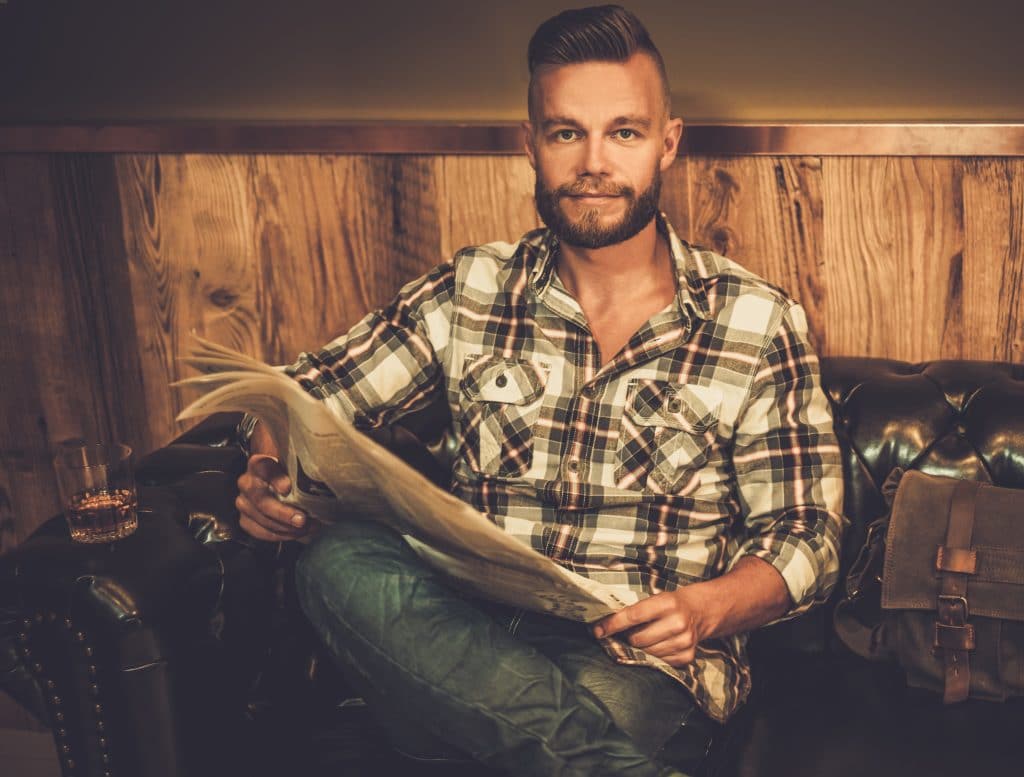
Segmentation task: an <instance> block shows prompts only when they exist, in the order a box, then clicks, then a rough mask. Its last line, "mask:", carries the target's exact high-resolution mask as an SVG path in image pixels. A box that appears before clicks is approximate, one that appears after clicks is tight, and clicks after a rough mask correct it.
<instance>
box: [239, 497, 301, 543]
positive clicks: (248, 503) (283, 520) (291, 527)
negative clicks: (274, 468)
mask: <svg viewBox="0 0 1024 777" xmlns="http://www.w3.org/2000/svg"><path fill="white" fill-rule="evenodd" d="M262 493H263V494H266V493H267V491H266V489H265V488H264V489H262ZM266 500H269V501H271V502H273V503H274V504H273V505H271V506H272V507H273V508H274V509H275V510H280V508H282V507H284V505H282V504H281V503H280V502H278V501H277V500H276V499H275V498H274V497H272V496H270V497H266V496H265V497H264V499H263V500H262V501H261V500H257V502H258V503H254V502H253V501H252V500H251V499H249V497H248V496H247V495H246V494H242V493H240V494H239V495H238V496H237V497H236V498H235V507H236V508H238V513H239V515H241V516H245V517H247V518H248V519H249V521H250V522H252V523H255V524H256V525H258V526H261V527H262V528H264V529H266V530H267V531H270V532H272V533H274V534H275V535H277V536H278V539H293V538H296V537H301V536H302V535H303V534H305V531H306V530H305V528H304V527H305V526H306V524H307V522H306V521H305V520H303V526H302V527H300V526H297V525H296V524H295V522H294V520H293V519H292V517H293V516H294V515H295V510H294V508H292V509H288V510H287V511H285V513H284V514H281V513H278V514H277V515H274V516H271V515H268V514H267V513H266V511H265V510H263V509H261V506H262V504H263V503H264V502H266ZM303 518H304V517H303Z"/></svg>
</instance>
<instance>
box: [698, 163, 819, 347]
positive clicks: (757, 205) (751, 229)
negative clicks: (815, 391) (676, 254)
mask: <svg viewBox="0 0 1024 777" xmlns="http://www.w3.org/2000/svg"><path fill="white" fill-rule="evenodd" d="M688 164H689V168H690V169H689V181H690V191H691V202H690V209H691V224H690V234H691V239H692V240H693V242H695V243H697V244H699V245H703V246H706V247H707V248H711V249H713V250H715V251H717V252H719V253H721V254H725V255H726V256H728V257H730V258H731V259H734V260H736V261H737V262H739V263H740V264H742V265H743V266H744V267H746V268H747V269H748V270H750V271H751V272H754V273H756V274H757V275H760V276H761V277H763V278H765V279H766V280H768V281H769V282H771V283H773V284H775V285H777V286H780V287H781V288H782V289H784V290H785V291H786V292H787V293H788V294H789V295H790V296H792V297H794V298H795V299H797V300H798V301H799V302H800V303H801V304H802V305H803V306H804V309H805V310H806V312H807V319H808V325H809V327H810V333H811V338H812V341H813V342H814V343H815V345H816V347H817V348H818V350H819V351H823V352H824V351H826V350H827V336H828V330H827V329H826V327H825V326H824V322H825V317H826V309H827V308H826V294H825V277H824V272H825V268H824V262H823V258H822V252H821V244H822V209H823V202H822V185H821V162H820V160H818V159H814V158H802V157H793V158H791V157H763V158H760V157H759V158H738V157H713V158H709V157H695V158H691V159H689V160H688Z"/></svg>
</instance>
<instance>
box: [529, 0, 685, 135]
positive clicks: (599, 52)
mask: <svg viewBox="0 0 1024 777" xmlns="http://www.w3.org/2000/svg"><path fill="white" fill-rule="evenodd" d="M638 51H639V52H643V53H645V54H648V55H649V56H650V57H651V59H653V60H654V63H655V65H657V67H658V73H659V75H660V76H661V86H662V93H663V96H664V100H665V115H666V117H667V116H669V115H670V114H671V93H670V91H669V85H668V73H667V72H666V71H665V61H664V60H663V59H662V58H661V52H660V51H658V47H657V46H655V45H654V41H653V40H651V36H650V34H649V33H648V32H647V28H646V27H644V25H643V22H641V21H640V19H638V18H637V16H636V14H634V13H632V12H631V11H627V10H626V9H625V8H623V7H622V6H621V5H594V6H590V7H588V8H572V9H569V10H567V11H562V12H561V13H560V14H558V15H557V16H552V17H551V18H550V19H548V20H547V21H546V22H544V23H543V24H541V25H540V27H538V28H537V30H536V32H534V33H533V37H532V38H530V45H529V47H528V48H527V53H526V58H527V64H528V65H529V68H530V87H529V92H528V95H529V97H528V104H529V106H528V107H529V112H530V118H531V119H532V118H533V116H534V110H533V95H534V88H535V82H536V74H537V69H538V68H539V67H541V66H542V65H573V64H578V63H580V62H625V61H626V60H627V59H629V58H630V57H632V56H633V55H634V54H636V53H637V52H638Z"/></svg>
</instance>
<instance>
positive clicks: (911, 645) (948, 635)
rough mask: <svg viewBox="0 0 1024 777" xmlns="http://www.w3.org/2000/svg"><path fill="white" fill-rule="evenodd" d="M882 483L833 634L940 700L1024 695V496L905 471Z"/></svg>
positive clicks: (1003, 698) (1017, 492)
mask: <svg viewBox="0 0 1024 777" xmlns="http://www.w3.org/2000/svg"><path fill="white" fill-rule="evenodd" d="M893 487H895V497H894V499H893V501H892V509H891V511H890V513H889V515H888V516H887V517H886V518H882V519H880V520H879V521H877V522H876V523H875V524H873V525H872V526H871V527H870V528H869V530H868V541H867V544H866V545H865V546H864V548H863V550H862V551H861V554H860V556H859V557H858V559H857V561H856V562H855V563H854V565H853V567H852V568H851V571H850V574H849V575H848V577H847V580H846V596H845V598H844V599H843V600H842V601H840V602H839V604H838V605H837V607H836V610H835V626H836V632H837V634H838V635H839V637H840V638H841V639H842V640H843V641H844V642H845V643H846V644H847V646H848V647H850V648H851V649H852V650H853V651H854V652H856V653H858V654H860V655H862V656H864V657H866V658H871V659H875V660H896V661H898V662H899V664H900V665H901V666H902V667H903V669H904V671H905V672H906V675H907V682H908V683H909V684H910V685H912V686H916V687H921V688H928V689H931V690H935V691H939V692H941V693H942V694H943V701H944V702H945V703H947V704H952V703H955V702H960V701H963V700H965V699H967V698H969V697H971V698H978V699H987V700H993V701H1003V700H1005V699H1006V698H1007V697H1008V696H1019V695H1024V490H1018V489H1009V488H998V487H996V486H992V485H989V484H984V483H977V482H972V481H965V480H954V479H951V478H944V477H936V476H934V475H926V474H923V473H921V472H916V471H908V472H906V473H900V472H896V473H894V476H893V477H891V478H890V480H889V482H888V483H887V486H886V489H887V490H888V491H889V493H890V494H891V492H892V489H893ZM886 489H883V490H886ZM879 583H880V587H881V596H880V598H879V595H878V593H879V591H878V588H879Z"/></svg>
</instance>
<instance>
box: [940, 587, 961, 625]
mask: <svg viewBox="0 0 1024 777" xmlns="http://www.w3.org/2000/svg"><path fill="white" fill-rule="evenodd" d="M938 609H939V622H940V623H942V624H943V625H945V626H963V625H964V624H966V623H967V615H968V610H967V597H965V596H957V595H953V594H939V607H938Z"/></svg>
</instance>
